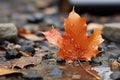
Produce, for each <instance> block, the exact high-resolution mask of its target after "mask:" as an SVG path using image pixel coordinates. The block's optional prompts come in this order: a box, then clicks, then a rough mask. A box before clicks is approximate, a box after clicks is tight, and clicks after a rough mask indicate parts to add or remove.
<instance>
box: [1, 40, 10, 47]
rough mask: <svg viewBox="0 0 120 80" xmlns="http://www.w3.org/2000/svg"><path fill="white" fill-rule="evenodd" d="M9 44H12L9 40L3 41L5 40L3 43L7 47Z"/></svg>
mask: <svg viewBox="0 0 120 80" xmlns="http://www.w3.org/2000/svg"><path fill="white" fill-rule="evenodd" d="M8 44H10V42H9V41H3V42H2V45H3V46H5V47H7V45H8Z"/></svg>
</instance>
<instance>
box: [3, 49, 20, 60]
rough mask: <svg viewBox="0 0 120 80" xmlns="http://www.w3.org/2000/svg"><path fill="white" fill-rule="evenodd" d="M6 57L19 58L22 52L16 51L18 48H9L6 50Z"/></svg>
mask: <svg viewBox="0 0 120 80" xmlns="http://www.w3.org/2000/svg"><path fill="white" fill-rule="evenodd" d="M5 57H6V59H13V58H19V57H20V54H19V53H18V52H17V51H16V50H13V49H7V50H6V56H5Z"/></svg>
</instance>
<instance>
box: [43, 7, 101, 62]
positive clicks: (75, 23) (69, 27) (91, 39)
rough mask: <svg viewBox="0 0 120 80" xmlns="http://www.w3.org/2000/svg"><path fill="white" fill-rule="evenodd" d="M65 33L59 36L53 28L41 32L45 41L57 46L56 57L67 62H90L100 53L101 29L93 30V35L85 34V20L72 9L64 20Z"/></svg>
mask: <svg viewBox="0 0 120 80" xmlns="http://www.w3.org/2000/svg"><path fill="white" fill-rule="evenodd" d="M64 26H65V33H64V34H63V35H61V34H60V33H59V32H58V31H57V30H56V29H54V27H53V28H52V29H51V31H48V32H43V34H44V35H45V37H46V39H47V40H48V41H49V42H50V43H52V44H55V45H57V46H58V47H59V48H60V51H59V52H57V54H56V55H57V56H58V57H60V58H62V59H65V60H67V61H72V62H74V61H75V60H77V59H80V60H91V58H92V57H95V56H96V55H97V54H98V53H99V52H100V51H99V50H98V46H99V45H100V44H101V43H102V42H103V39H102V37H101V30H102V29H101V28H95V29H94V32H93V34H91V35H88V34H87V27H86V18H81V17H80V16H79V15H78V14H77V13H76V12H75V11H74V9H73V11H72V12H71V13H70V14H69V17H68V18H65V19H64Z"/></svg>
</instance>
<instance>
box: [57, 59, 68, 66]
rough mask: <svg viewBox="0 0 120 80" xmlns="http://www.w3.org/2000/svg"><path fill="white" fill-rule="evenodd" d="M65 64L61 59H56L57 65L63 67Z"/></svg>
mask: <svg viewBox="0 0 120 80" xmlns="http://www.w3.org/2000/svg"><path fill="white" fill-rule="evenodd" d="M65 63H66V61H65V60H62V59H60V58H57V64H60V65H63V64H65Z"/></svg>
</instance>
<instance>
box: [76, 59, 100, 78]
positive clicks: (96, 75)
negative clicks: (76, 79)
mask: <svg viewBox="0 0 120 80" xmlns="http://www.w3.org/2000/svg"><path fill="white" fill-rule="evenodd" d="M77 61H78V63H79V65H80V66H81V67H82V68H83V69H84V70H85V71H86V72H87V73H89V74H90V75H92V76H94V77H95V78H96V79H97V80H102V78H101V77H99V76H97V75H95V74H94V73H92V72H90V71H89V70H88V69H86V68H85V67H84V66H83V64H82V63H81V62H80V60H79V59H77Z"/></svg>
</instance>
